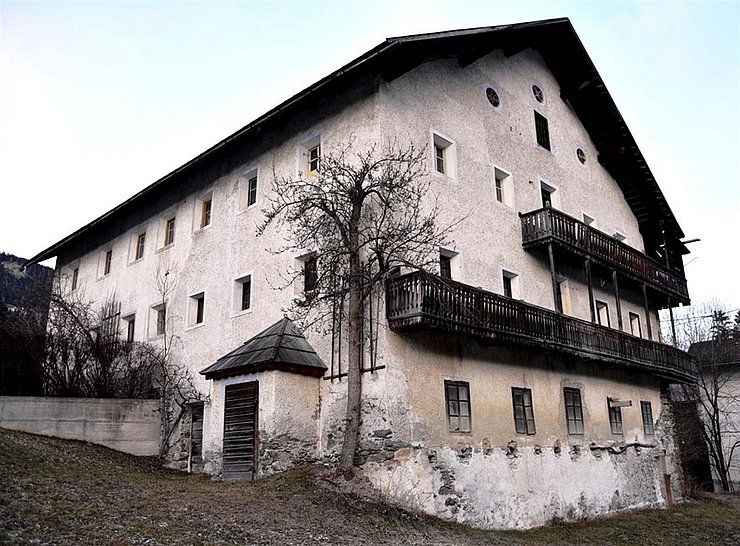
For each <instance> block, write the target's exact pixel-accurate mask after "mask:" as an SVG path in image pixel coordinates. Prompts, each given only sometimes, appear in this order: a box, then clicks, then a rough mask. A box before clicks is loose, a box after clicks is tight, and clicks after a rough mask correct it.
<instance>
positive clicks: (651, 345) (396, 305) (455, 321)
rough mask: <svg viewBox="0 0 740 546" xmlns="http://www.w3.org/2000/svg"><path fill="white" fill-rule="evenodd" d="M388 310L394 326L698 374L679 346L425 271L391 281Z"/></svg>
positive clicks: (680, 377) (679, 375)
mask: <svg viewBox="0 0 740 546" xmlns="http://www.w3.org/2000/svg"><path fill="white" fill-rule="evenodd" d="M386 315H387V318H388V325H389V326H390V328H391V329H392V330H405V329H414V328H433V329H441V330H445V331H448V332H453V333H459V334H465V335H470V336H473V337H478V338H487V339H499V340H501V341H506V342H511V343H517V344H524V345H529V346H535V347H539V348H544V349H548V350H553V351H558V352H562V353H566V354H571V355H575V356H578V357H581V358H584V359H588V360H597V361H604V362H609V363H613V364H618V365H624V366H631V367H636V368H640V369H643V370H647V371H649V372H651V373H654V374H656V375H660V376H662V377H666V378H669V379H671V380H676V381H681V382H692V381H695V380H696V378H697V370H696V367H695V364H694V362H693V359H692V358H691V356H689V354H688V353H685V352H684V351H681V350H679V349H676V348H675V347H671V346H669V345H664V344H662V343H657V342H655V341H650V340H647V339H642V338H639V337H635V336H632V335H630V334H627V333H625V332H620V331H618V330H613V329H611V328H606V327H603V326H599V325H597V324H593V323H591V322H587V321H585V320H581V319H577V318H573V317H569V316H566V315H562V314H560V313H556V312H554V311H550V310H549V309H544V308H542V307H538V306H536V305H531V304H528V303H525V302H523V301H519V300H515V299H512V298H507V297H505V296H500V295H498V294H494V293H492V292H487V291H485V290H481V289H479V288H473V287H472V286H468V285H465V284H462V283H459V282H455V281H450V280H443V279H441V278H439V277H436V276H433V275H429V274H425V273H411V274H408V275H405V276H403V277H397V278H394V279H391V280H389V281H388V284H387V286H386Z"/></svg>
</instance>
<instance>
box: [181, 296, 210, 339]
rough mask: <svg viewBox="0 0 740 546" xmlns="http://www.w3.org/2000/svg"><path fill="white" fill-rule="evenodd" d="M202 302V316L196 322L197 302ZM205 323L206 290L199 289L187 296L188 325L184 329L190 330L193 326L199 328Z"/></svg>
mask: <svg viewBox="0 0 740 546" xmlns="http://www.w3.org/2000/svg"><path fill="white" fill-rule="evenodd" d="M199 301H202V302H203V317H202V319H201V321H200V322H198V302H199ZM205 323H206V292H205V290H199V291H197V292H194V293H192V294H190V296H189V297H188V322H187V324H188V326H187V328H185V329H186V330H192V329H194V328H201V327H202V326H204V325H205Z"/></svg>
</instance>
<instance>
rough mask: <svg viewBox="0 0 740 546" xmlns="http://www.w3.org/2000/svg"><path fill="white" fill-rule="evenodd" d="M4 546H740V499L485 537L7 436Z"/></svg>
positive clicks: (341, 490) (316, 496)
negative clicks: (717, 545)
mask: <svg viewBox="0 0 740 546" xmlns="http://www.w3.org/2000/svg"><path fill="white" fill-rule="evenodd" d="M0 543H9V544H28V543H34V544H59V545H63V544H142V545H143V544H147V545H156V544H280V545H291V544H295V545H303V544H342V545H365V544H367V545H370V544H372V545H382V544H425V545H426V544H430V545H432V544H436V545H458V544H460V545H464V544H473V545H477V544H622V543H632V544H687V545H690V544H701V545H702V546H703V545H705V544H740V500H738V498H737V497H733V498H727V499H722V500H720V499H718V498H716V497H712V498H710V499H708V500H705V501H702V502H692V503H685V504H682V505H679V506H677V507H676V508H674V509H672V510H641V511H635V512H630V513H626V514H622V515H620V516H617V517H614V518H608V519H602V520H598V521H593V522H580V523H575V524H563V525H558V526H554V527H548V528H544V529H538V530H534V531H527V532H486V531H479V530H474V529H470V528H468V527H465V526H460V525H453V524H448V523H445V522H442V521H440V520H437V519H434V518H428V517H421V516H417V515H413V514H409V513H407V512H404V511H402V510H398V509H396V508H393V507H390V506H388V505H385V504H382V503H379V502H374V501H373V500H372V499H368V498H360V497H358V496H357V495H356V494H354V493H353V492H352V491H351V490H350V489H349V488H348V487H346V486H343V485H342V483H341V480H337V481H334V480H333V479H332V477H331V476H330V474H329V472H328V471H327V470H325V469H322V468H320V467H305V468H300V469H296V470H293V471H289V472H285V473H283V474H280V475H277V476H273V477H270V478H266V479H264V480H260V481H257V482H252V483H224V482H214V481H211V480H209V479H208V477H206V476H201V475H187V474H182V473H178V472H174V471H168V470H163V469H161V468H159V466H158V462H157V460H156V459H142V458H136V457H132V456H130V455H126V454H123V453H118V452H115V451H111V450H108V449H106V448H103V447H100V446H95V445H91V444H84V443H80V442H73V441H67V440H58V439H54V438H44V437H40V436H33V435H30V434H23V433H18V432H11V431H3V430H0Z"/></svg>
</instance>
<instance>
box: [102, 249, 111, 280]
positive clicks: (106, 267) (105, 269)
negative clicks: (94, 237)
mask: <svg viewBox="0 0 740 546" xmlns="http://www.w3.org/2000/svg"><path fill="white" fill-rule="evenodd" d="M112 261H113V251H112V250H109V251H107V252H106V253H105V265H104V266H103V275H108V274H109V273H110V265H111V262H112Z"/></svg>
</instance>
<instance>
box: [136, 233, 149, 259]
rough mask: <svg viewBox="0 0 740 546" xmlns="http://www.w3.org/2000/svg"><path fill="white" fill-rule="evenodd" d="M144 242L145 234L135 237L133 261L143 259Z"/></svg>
mask: <svg viewBox="0 0 740 546" xmlns="http://www.w3.org/2000/svg"><path fill="white" fill-rule="evenodd" d="M145 242H146V232H144V233H139V235H138V237H136V251H135V252H134V259H135V260H140V259H142V258H143V257H144V243H145Z"/></svg>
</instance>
